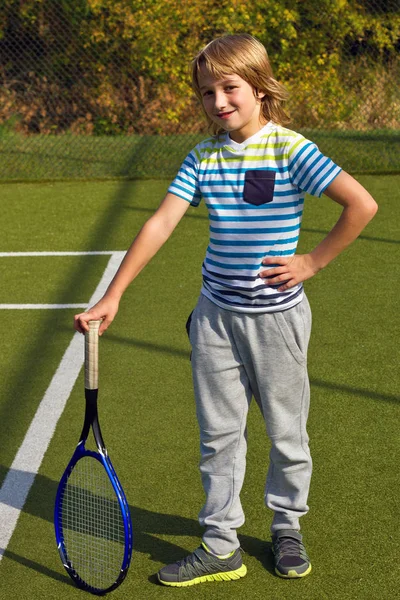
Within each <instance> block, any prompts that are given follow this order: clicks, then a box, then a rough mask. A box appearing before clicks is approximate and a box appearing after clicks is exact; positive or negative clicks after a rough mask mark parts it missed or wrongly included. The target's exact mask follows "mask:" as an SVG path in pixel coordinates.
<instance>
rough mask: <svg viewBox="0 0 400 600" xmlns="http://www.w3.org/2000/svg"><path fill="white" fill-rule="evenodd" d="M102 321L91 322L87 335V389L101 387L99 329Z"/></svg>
mask: <svg viewBox="0 0 400 600" xmlns="http://www.w3.org/2000/svg"><path fill="white" fill-rule="evenodd" d="M100 324H101V320H100V321H89V323H88V325H89V331H87V332H86V333H85V389H87V390H97V389H98V387H99V327H100Z"/></svg>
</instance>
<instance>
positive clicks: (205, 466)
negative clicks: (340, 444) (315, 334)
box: [190, 295, 312, 554]
mask: <svg viewBox="0 0 400 600" xmlns="http://www.w3.org/2000/svg"><path fill="white" fill-rule="evenodd" d="M310 330H311V311H310V307H309V304H308V300H307V298H306V297H305V296H304V298H303V300H302V301H301V302H300V303H299V304H298V305H297V306H295V307H293V308H290V309H288V310H286V311H281V312H276V313H262V314H249V313H239V312H234V311H230V310H226V309H223V308H220V307H218V306H217V305H215V304H214V303H213V302H211V301H210V300H208V298H206V297H205V296H203V295H201V296H200V298H199V301H198V303H197V305H196V308H195V310H194V311H193V315H192V320H191V325H190V342H191V346H192V370H193V382H194V391H195V398H196V411H197V418H198V422H199V427H200V446H201V460H200V471H201V476H202V483H203V487H204V491H205V494H206V501H205V504H204V506H203V508H202V510H201V512H200V515H199V521H200V524H201V525H203V526H205V528H206V531H205V534H204V536H203V541H204V542H205V544H207V546H208V547H209V548H210V549H211V551H212V552H214V553H216V554H227V553H228V552H230V551H232V550H234V549H235V548H237V547H239V541H238V538H237V534H236V529H237V528H238V527H240V526H241V525H242V524H243V523H244V514H243V510H242V506H241V503H240V491H241V488H242V484H243V479H244V474H245V465H246V449H247V442H246V438H247V435H246V420H247V413H248V408H249V405H250V401H251V398H252V396H254V398H255V399H256V401H257V404H258V405H259V407H260V409H261V412H262V415H263V417H264V420H265V425H266V429H267V434H268V437H269V439H270V441H271V444H272V447H271V452H270V456H269V468H268V475H267V482H266V487H265V503H266V505H267V506H268V507H269V508H270V509H272V511H274V517H273V522H272V527H271V530H272V532H274V531H276V530H278V529H287V528H289V529H296V530H298V529H300V526H299V517H301V516H302V515H304V514H305V513H306V512H307V511H308V506H307V497H308V491H309V486H310V478H311V470H312V463H311V457H310V451H309V447H308V435H307V431H306V422H307V416H308V409H309V399H310V393H309V382H308V376H307V366H306V362H307V358H306V356H307V346H308V341H309V337H310ZM260 460H262V461H264V462H265V464H267V462H268V459H267V457H266V456H261V457H260Z"/></svg>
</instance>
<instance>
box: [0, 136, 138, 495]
mask: <svg viewBox="0 0 400 600" xmlns="http://www.w3.org/2000/svg"><path fill="white" fill-rule="evenodd" d="M146 144H147V142H146V140H145V139H144V140H142V142H141V143H139V144H137V145H136V146H135V148H134V151H133V152H132V154H131V155H130V157H129V160H127V162H126V164H125V166H124V168H123V169H121V172H120V176H121V177H126V176H128V175H129V173H130V172H131V170H132V167H133V165H134V164H135V162H136V161H137V160H138V159H139V158H140V157H141V155H142V154H143V153H145V152H146ZM137 185H138V184H137V182H135V181H128V180H122V181H121V183H120V185H119V187H118V189H117V192H116V193H115V195H114V197H113V198H111V199H110V202H109V204H108V208H107V209H106V210H105V211H104V213H103V214H102V215H101V218H100V219H99V222H98V226H97V229H95V230H93V231H90V233H89V235H88V238H87V242H86V247H85V248H80V250H83V251H88V250H99V249H100V250H103V249H104V248H107V247H109V244H110V243H111V240H112V239H113V235H114V230H115V227H116V226H117V223H118V220H119V218H120V215H121V213H122V212H123V210H124V209H125V206H126V205H127V204H128V200H129V201H130V202H132V197H134V195H135V188H136V186H137ZM38 217H39V218H42V219H43V221H44V222H45V215H38ZM132 230H133V231H134V230H135V220H134V218H133V219H132ZM112 249H113V250H115V248H112ZM73 250H76V248H73ZM75 264H76V267H75V270H74V272H73V274H72V276H71V278H69V279H67V280H66V281H65V282H64V283H63V285H62V286H60V288H61V289H59V292H58V294H57V296H56V299H55V303H56V304H57V303H62V302H63V300H62V299H63V298H65V297H66V296H67V295H68V290H71V289H80V288H81V286H82V281H84V280H85V279H86V277H88V276H89V274H90V273H91V272H92V270H93V262H92V259H91V257H90V256H77V257H76V263H75ZM57 313H58V311H43V313H42V315H41V320H40V325H39V328H40V331H41V333H40V334H39V335H38V336H37V338H36V340H35V341H34V343H32V344H29V346H26V349H25V351H21V354H20V355H19V357H18V365H19V368H18V369H17V370H16V371H14V372H13V373H12V374H10V376H9V377H8V380H7V381H5V382H4V388H5V389H7V390H9V393H8V396H7V398H5V399H4V401H3V402H2V404H1V407H0V456H4V455H9V454H12V455H15V453H16V452H17V449H18V448H19V446H20V444H21V442H22V438H17V436H16V435H15V431H14V430H13V427H12V424H13V423H16V422H18V420H19V415H22V414H23V415H24V416H25V417H26V418H28V417H29V420H30V419H31V418H33V416H34V414H35V411H36V408H37V406H35V405H33V404H32V398H31V381H33V380H35V376H36V373H38V372H40V371H41V370H42V368H43V367H42V365H43V364H46V362H48V361H49V360H50V359H51V358H52V354H53V352H54V348H52V347H51V344H49V337H50V336H51V333H52V331H57V330H59V328H60V323H59V321H60V317H59V314H57ZM72 332H73V329H72V322H71V336H72ZM21 348H23V345H21ZM49 382H50V381H49ZM44 392H45V390H43V393H44ZM1 481H2V478H1V477H0V483H1Z"/></svg>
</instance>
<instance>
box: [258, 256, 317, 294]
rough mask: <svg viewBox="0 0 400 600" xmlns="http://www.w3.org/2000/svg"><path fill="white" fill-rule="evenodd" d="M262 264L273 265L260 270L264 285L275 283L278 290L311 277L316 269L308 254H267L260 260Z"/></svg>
mask: <svg viewBox="0 0 400 600" xmlns="http://www.w3.org/2000/svg"><path fill="white" fill-rule="evenodd" d="M262 264H263V266H265V267H267V266H268V265H273V267H272V268H269V269H266V270H265V271H260V274H259V275H260V277H261V278H262V279H264V280H265V284H266V285H277V284H279V283H282V285H281V286H280V287H279V288H278V291H279V292H284V291H285V290H288V289H290V288H292V287H294V286H295V285H297V284H299V283H301V282H303V281H306V279H310V278H311V277H313V276H314V275H315V274H316V273H317V271H318V269H316V267H315V265H314V262H313V260H312V258H311V256H310V255H309V254H295V255H294V256H289V257H287V258H285V257H284V256H269V257H267V258H264V260H263V261H262Z"/></svg>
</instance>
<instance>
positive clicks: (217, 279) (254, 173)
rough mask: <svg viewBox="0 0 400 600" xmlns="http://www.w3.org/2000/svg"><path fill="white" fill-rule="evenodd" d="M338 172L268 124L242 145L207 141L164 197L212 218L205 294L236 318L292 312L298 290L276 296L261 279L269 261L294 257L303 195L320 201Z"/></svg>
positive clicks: (223, 138) (305, 144)
mask: <svg viewBox="0 0 400 600" xmlns="http://www.w3.org/2000/svg"><path fill="white" fill-rule="evenodd" d="M340 170H341V169H340V168H339V167H338V166H337V165H335V163H333V162H332V161H331V159H330V158H327V157H326V156H324V155H323V154H321V152H320V151H319V150H318V148H317V146H316V145H315V144H314V143H312V142H310V141H309V140H307V139H305V138H304V137H303V136H302V135H300V134H298V133H295V132H294V131H290V130H289V129H285V128H284V127H281V126H279V125H275V124H274V123H272V122H270V123H268V124H267V125H265V126H264V127H263V128H262V129H261V130H260V131H258V132H257V133H256V134H255V135H253V136H252V137H251V138H249V139H247V140H246V141H245V142H243V143H242V144H238V143H236V142H234V141H233V140H231V139H230V137H229V134H228V133H225V134H222V135H220V136H216V137H212V138H208V139H206V140H204V141H203V142H201V143H200V144H198V145H197V146H196V147H195V148H194V149H193V150H192V151H191V152H190V153H189V155H188V156H187V157H186V159H185V160H184V162H183V164H182V166H181V168H180V170H179V172H178V174H177V176H176V178H175V179H174V181H173V182H172V184H171V185H170V187H169V192H171V193H173V194H175V195H176V196H179V197H181V198H183V199H184V200H187V201H188V202H190V203H191V204H192V205H193V206H198V205H199V204H200V201H201V199H202V198H203V199H204V202H205V203H206V206H207V208H208V213H209V222H210V229H209V230H210V241H209V245H208V248H207V252H206V257H205V260H204V263H203V269H202V274H203V286H202V290H201V291H202V293H203V294H204V295H205V296H207V298H209V299H210V300H211V301H212V302H214V303H215V304H217V305H218V306H221V307H223V308H227V309H230V310H234V311H240V312H274V311H279V310H285V309H287V308H290V307H292V306H295V305H296V304H297V303H298V302H300V300H301V299H302V295H303V285H302V284H299V285H297V286H295V287H293V288H291V289H290V290H287V291H286V292H278V291H277V288H278V287H279V285H268V283H266V281H267V280H263V279H261V278H260V276H259V273H260V271H261V270H264V269H265V268H266V267H264V266H263V265H262V264H261V262H262V260H263V258H265V257H267V256H292V255H293V254H295V252H296V248H297V242H298V239H299V234H300V225H301V219H302V214H303V206H304V197H305V194H306V192H307V193H309V194H312V195H314V196H318V197H319V196H321V194H322V192H323V191H324V189H325V188H326V187H327V186H328V185H329V184H330V183H331V182H332V181H333V179H334V178H335V177H336V176H337V175H338V174H339V173H340Z"/></svg>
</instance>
